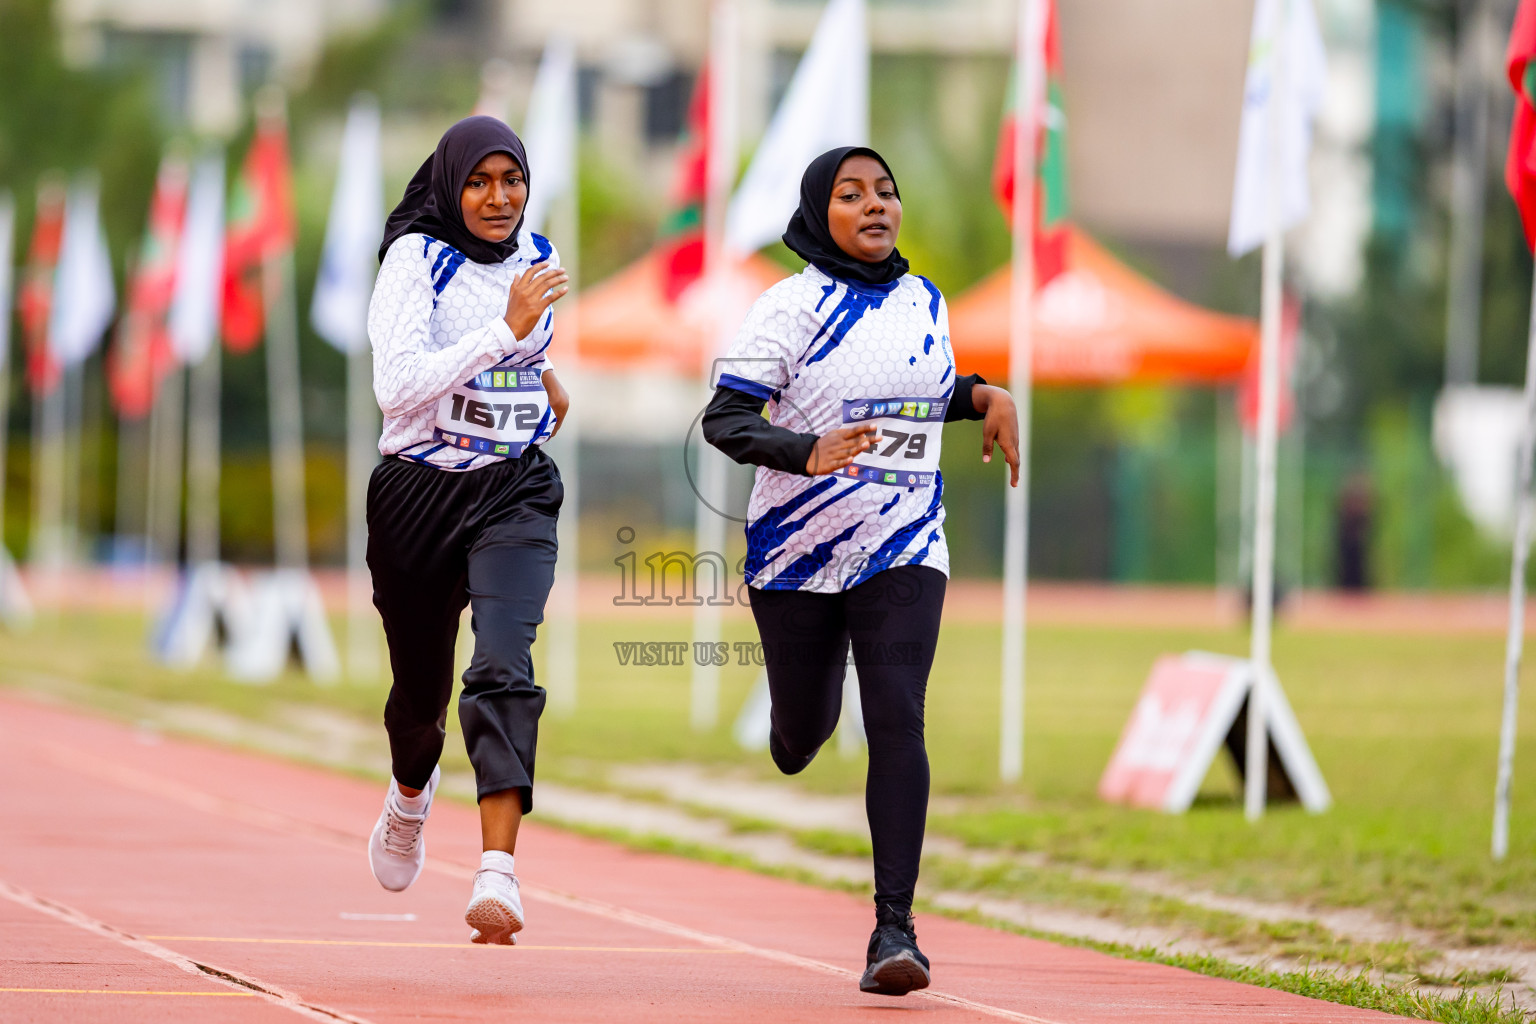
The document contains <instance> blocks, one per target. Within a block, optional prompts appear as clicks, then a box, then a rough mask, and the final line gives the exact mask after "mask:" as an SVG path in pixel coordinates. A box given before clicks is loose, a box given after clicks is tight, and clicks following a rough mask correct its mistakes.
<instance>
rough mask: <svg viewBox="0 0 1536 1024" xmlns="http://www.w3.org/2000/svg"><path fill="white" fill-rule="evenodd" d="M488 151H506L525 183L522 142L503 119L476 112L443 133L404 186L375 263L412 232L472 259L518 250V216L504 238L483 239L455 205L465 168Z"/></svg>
mask: <svg viewBox="0 0 1536 1024" xmlns="http://www.w3.org/2000/svg"><path fill="white" fill-rule="evenodd" d="M492 153H506V154H507V155H508V156H510V157H511V158H512V159H513V160H516V161H517V166H518V167H520V168H522V171H523V180H524V181H528V155H527V154H526V153H524V152H523V140H522V139H519V138H518V137H517V133H516V132H514V131H513V130H512V129H511V128H508V127H507V125H506V123H505V122H503V121H501V120H499V119H497V118H494V117H486V116H484V115H476V116H474V117H466V118H465V119H464V120H462V121H460V122H459V123H458V124H455V125H454V126H453V127H452V128H449V129H448V130H447V131H446V132H443V137H442V138H441V139H438V140H437V149H436V150H435V151H434V152H433V153H432V155H431V156H429V157H427V160H426V162H425V163H423V164H422V165H421V167H420V168H419V169H417V171H416V174H415V175H414V176H413V177H412V178H411V183H410V184H409V185H407V186H405V195H404V196H402V197H401V199H400V205H398V206H396V207H395V209H394V212H393V213H391V214H390V215H389V220H388V221H386V222H385V224H384V244H382V245H380V246H379V262H380V263H383V262H384V254H385V253H387V252H388V251H389V247H390V246H391V245H393V244H394V242H395V239H397V238H399V237H400V236H401V235H409V234H411V233H412V232H420V233H421V234H424V235H431V236H432V237H433V238H436V239H440V240H442V241H444V242H447V243H448V244H449V245H451V246H453V247H454V248H455V249H457V250H459V252H462V253H463V254H464V255H465V256H468V257H469V258H470V259H471V260H473V261H474V262H476V263H501V262H503V261H505V260H506V258H507V257H508V256H511V255H512V254H513V253H514V252H516V251H517V233H518V232H519V231H521V230H522V228H523V219H522V217H518V219H517V226H516V227H514V228H513V229H512V233H511V234H510V235H508V236H507V239H506V241H504V242H487V241H486V240H485V239H483V238H479V237H477V236H476V235H475V234H474V233H473V232H472V231H470V230H469V228H468V227H466V226H465V224H464V214H463V213H462V212H461V211H460V209H459V193H461V192H462V191H463V190H464V182H465V181H466V180H467V179H468V178H469V172H470V171H472V170H474V169H475V165H476V164H478V163H479V162H480V161H481V160H484V159H485V158H486V157H487V156H489V155H490V154H492ZM529 187H530V188H531V187H532V182H529Z"/></svg>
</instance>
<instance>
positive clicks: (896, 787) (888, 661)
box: [748, 565, 948, 910]
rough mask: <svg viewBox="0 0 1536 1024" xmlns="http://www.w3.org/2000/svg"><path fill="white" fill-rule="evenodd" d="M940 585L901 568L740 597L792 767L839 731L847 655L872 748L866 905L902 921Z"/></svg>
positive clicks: (928, 571) (923, 795) (933, 576)
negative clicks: (843, 583)
mask: <svg viewBox="0 0 1536 1024" xmlns="http://www.w3.org/2000/svg"><path fill="white" fill-rule="evenodd" d="M947 582H948V580H947V579H946V578H945V576H944V574H943V573H942V572H940V571H938V570H937V569H933V568H930V567H929V566H925V565H904V566H899V567H897V568H894V569H886V570H885V571H883V572H879V573H876V574H875V575H874V576H872V577H870V578H869V579H868V580H866V581H865V582H863V583H860V584H858V585H857V586H854V587H850V588H849V589H847V590H845V591H843V592H842V593H840V594H815V593H808V592H803V591H798V590H758V589H757V588H755V587H749V588H748V592H749V594H750V598H751V601H752V615H753V617H754V618H755V619H756V620H757V629H758V632H759V634H761V636H762V641H763V657H764V661H765V663H766V665H767V669H768V688H769V691H770V692H771V694H772V697H773V731H774V732H775V733H776V734H777V735H778V737H779V740H780V742H782V743H783V744H784V747H785V748H786V749H787V750H788V751H789V752H790V754H792V755H795V756H798V757H806V756H809V755H810V754H813V753H815V751H816V750H817V748H819V747H820V746H821V745H822V744H823V743H825V742H826V741H827V740H828V739H829V738H830V737H831V735H832V731H833V730H834V729H836V728H837V719H838V715H839V713H840V712H841V710H842V706H843V674H844V667H845V665H846V663H847V660H848V645H849V643H850V642H851V643H852V644H853V661H854V665H855V666H857V668H858V672H859V699H860V706H861V707H862V709H863V711H864V732H865V734H866V736H867V737H868V740H869V774H868V776H867V778H866V781H865V785H864V809H865V813H866V814H868V815H869V832H870V837H871V839H872V840H873V845H874V855H875V903H876V905H881V904H893V905H895V906H896V907H898V908H899V909H903V910H910V909H911V906H912V896H913V893H914V891H915V890H916V889H917V870H918V861H919V860H920V859H921V857H922V853H923V829H924V826H925V825H926V824H927V817H928V752H927V750H926V749H925V747H924V746H923V702H924V697H925V694H926V693H927V689H928V671H929V669H930V668H932V666H933V654H934V648H935V647H936V646H937V644H938V639H939V618H940V615H941V613H942V612H943V610H944V588H945V585H946V583H947Z"/></svg>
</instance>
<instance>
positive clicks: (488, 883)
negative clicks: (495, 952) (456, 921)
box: [464, 868, 523, 946]
mask: <svg viewBox="0 0 1536 1024" xmlns="http://www.w3.org/2000/svg"><path fill="white" fill-rule="evenodd" d="M464 923H465V924H467V925H469V926H470V927H471V928H473V929H474V933H473V934H471V935H470V937H469V941H471V942H479V943H492V944H495V945H498V946H515V945H517V933H518V932H520V931H522V930H523V897H522V894H521V893H520V892H519V890H518V884H517V876H516V875H511V874H508V873H507V872H505V871H496V870H494V869H491V868H481V869H480V870H479V871H477V872H475V889H474V892H472V893H471V894H470V897H469V908H468V909H467V910H465V911H464Z"/></svg>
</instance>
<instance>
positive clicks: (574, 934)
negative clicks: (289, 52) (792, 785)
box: [0, 695, 1393, 1024]
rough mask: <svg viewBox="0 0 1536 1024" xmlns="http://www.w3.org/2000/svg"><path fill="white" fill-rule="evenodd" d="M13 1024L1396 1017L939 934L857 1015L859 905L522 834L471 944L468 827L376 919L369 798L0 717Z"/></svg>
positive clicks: (1, 970)
mask: <svg viewBox="0 0 1536 1024" xmlns="http://www.w3.org/2000/svg"><path fill="white" fill-rule="evenodd" d="M0 779H4V780H6V781H5V785H4V789H3V793H4V795H3V797H0V823H3V824H0V897H3V898H0V1021H4V1022H7V1024H9V1022H18V1021H50V1022H52V1021H75V1020H111V1021H125V1022H134V1021H153V1022H156V1024H177V1022H181V1021H231V1022H237V1024H243V1022H246V1021H287V1020H293V1019H295V1018H296V1017H304V1018H309V1019H311V1020H319V1021H328V1022H332V1024H334V1022H336V1021H348V1022H353V1024H364V1022H368V1024H384V1022H386V1021H404V1020H441V1021H448V1020H476V1021H478V1020H487V1019H498V1018H499V1019H508V1020H522V1021H540V1022H543V1021H599V1022H605V1024H606V1022H614V1024H617V1022H619V1021H623V1022H625V1024H630V1022H636V1024H642V1022H652V1021H655V1022H666V1024H678V1022H683V1021H710V1022H715V1021H748V1022H751V1021H764V1022H767V1021H772V1022H775V1024H780V1022H795V1021H807V1022H809V1021H816V1022H823V1021H879V1020H887V1021H888V1020H890V1019H892V1018H891V1017H890V1014H891V1013H892V1012H893V1011H895V1012H897V1013H905V1014H920V1015H921V1016H922V1018H923V1019H924V1020H931V1021H934V1022H935V1024H938V1022H950V1021H982V1020H1005V1021H1006V1020H1013V1021H1033V1022H1037V1024H1101V1022H1112V1024H1118V1022H1123V1024H1133V1022H1137V1024H1139V1022H1151V1021H1158V1022H1218V1021H1219V1022H1229V1021H1237V1020H1241V1021H1295V1022H1306V1024H1312V1022H1319V1024H1321V1022H1334V1021H1337V1022H1356V1021H1359V1022H1366V1021H1372V1020H1383V1021H1384V1020H1389V1019H1393V1018H1389V1017H1387V1016H1386V1015H1385V1014H1380V1013H1373V1012H1369V1011H1364V1010H1356V1009H1351V1008H1348V1007H1341V1006H1336V1005H1333V1004H1330V1003H1323V1002H1317V1001H1314V1000H1309V999H1303V998H1301V997H1298V996H1293V995H1288V994H1286V993H1281V992H1273V991H1270V990H1267V989H1261V988H1254V987H1250V986H1246V985H1239V984H1236V983H1233V982H1228V981H1220V980H1217V979H1213V978H1206V977H1203V976H1201V975H1197V974H1191V973H1189V972H1186V971H1181V970H1177V969H1175V968H1171V967H1163V966H1159V965H1155V964H1142V963H1132V962H1129V961H1125V960H1119V959H1116V958H1114V957H1110V956H1106V955H1104V954H1101V953H1095V952H1092V951H1089V950H1083V949H1076V948H1069V947H1064V946H1057V945H1053V944H1051V943H1048V942H1042V941H1038V940H1034V939H1028V938H1023V937H1020V936H1017V935H1011V934H1007V933H1004V932H998V931H993V930H990V929H987V928H983V927H979V926H976V925H970V924H964V923H960V922H957V921H950V920H946V919H944V918H940V917H936V916H931V915H930V916H925V917H922V918H920V919H919V922H918V934H919V935H920V937H921V939H922V944H923V949H924V951H925V952H927V953H928V955H929V956H930V957H931V958H932V960H933V963H934V987H933V988H932V989H930V990H928V991H927V992H925V993H921V994H913V995H910V996H907V997H905V998H903V999H890V998H884V997H878V996H867V995H864V994H862V993H860V992H859V990H858V985H857V979H858V972H859V971H860V970H861V969H862V967H863V950H864V943H865V941H866V940H867V938H868V935H869V929H870V927H871V911H870V907H869V906H868V904H867V902H866V901H865V900H863V899H859V898H855V897H852V896H849V895H847V894H843V893H837V892H828V891H824V890H821V889H817V888H813V887H811V886H806V885H799V884H796V883H793V882H786V881H781V880H779V879H774V878H768V877H764V876H761V875H756V874H752V873H750V872H746V871H739V870H733V869H730V868H724V867H718V866H714V865H709V864H700V863H696V862H693V861H689V860H683V859H680V858H674V857H667V856H663V855H658V854H648V853H637V852H634V851H631V850H627V849H624V848H623V847H620V846H616V845H613V844H609V843H605V842H600V841H597V840H593V839H587V838H583V837H580V836H575V835H571V834H568V833H565V832H562V831H559V830H557V829H553V828H549V827H546V826H541V825H539V824H538V823H537V821H536V820H530V821H529V823H528V824H527V825H526V826H525V827H524V829H523V832H522V843H521V850H520V852H519V853H518V871H519V874H520V876H521V877H522V879H523V880H524V887H523V894H524V901H525V906H526V909H527V912H528V927H527V930H526V931H524V932H523V935H522V942H521V944H520V945H518V946H515V947H484V946H472V945H470V944H469V943H468V934H467V932H468V929H467V928H466V926H465V925H464V923H463V919H462V917H461V916H460V915H461V914H462V913H463V908H464V903H465V902H466V900H467V898H468V892H469V879H470V877H471V876H472V873H473V870H474V868H475V867H476V866H478V864H479V828H478V824H477V818H476V816H475V813H474V811H473V809H472V808H469V807H465V806H461V805H458V804H455V803H451V802H449V801H446V800H444V801H442V802H440V803H439V805H438V806H437V807H436V808H435V809H434V812H433V815H432V820H431V823H430V824H429V825H428V828H427V837H428V838H427V846H428V861H427V871H426V872H425V873H423V875H422V877H421V879H420V881H418V882H417V883H416V885H415V886H413V887H412V888H411V889H410V890H409V891H408V892H405V893H399V894H397V893H388V892H384V891H383V890H382V889H380V888H379V886H378V884H377V883H375V882H374V880H373V878H372V876H371V875H370V874H369V872H368V865H367V860H366V855H365V853H364V843H365V840H366V837H367V835H368V831H369V829H370V828H371V827H372V825H373V821H374V818H375V817H376V815H377V813H378V808H379V805H380V801H381V799H382V794H381V793H380V791H379V787H378V786H376V785H373V784H369V783H366V782H361V781H358V780H356V779H351V778H346V777H342V776H338V775H333V774H329V773H327V772H323V771H318V770H315V769H311V768H306V767H301V766H297V765H292V764H287V763H284V762H280V761H276V760H273V759H270V758H266V757H262V756H258V755H252V754H249V753H243V752H235V751H230V750H223V749H218V748H215V747H210V746H205V745H202V744H199V743H195V742H188V741H182V740H176V739H171V738H166V737H161V736H159V735H150V734H142V733H138V732H136V731H135V730H133V729H132V728H129V727H125V726H122V725H119V724H115V723H112V722H109V721H105V720H102V719H99V718H94V717H88V716H84V715H80V714H77V713H73V712H68V711H63V710H60V709H57V708H53V707H47V706H42V705H39V704H35V703H31V702H29V701H26V700H22V699H19V698H16V697H14V696H9V695H7V696H0Z"/></svg>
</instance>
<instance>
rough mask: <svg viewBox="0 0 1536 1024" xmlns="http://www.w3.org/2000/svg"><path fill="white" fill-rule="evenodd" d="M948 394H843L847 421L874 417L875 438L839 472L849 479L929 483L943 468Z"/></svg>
mask: <svg viewBox="0 0 1536 1024" xmlns="http://www.w3.org/2000/svg"><path fill="white" fill-rule="evenodd" d="M948 406H949V399H947V398H899V397H898V398H855V399H844V400H843V423H844V424H854V423H872V424H874V425H875V426H876V427H878V428H879V431H880V432H879V434H878V435H877V436H876V439H875V444H874V447H873V448H872V449H870V451H869V452H868V453H866V454H865V455H863V456H860V458H859V460H858V461H857V462H855V463H853V464H852V465H850V466H847V467H846V468H844V469H842V470H840V471H839V472H840V473H841V474H842V475H844V476H847V477H849V478H851V479H855V480H864V481H867V482H869V483H874V484H887V485H890V486H895V487H927V486H929V485H930V484H932V483H933V477H934V473H936V472H937V471H938V468H939V449H940V446H941V445H942V443H943V431H944V410H945V409H946V408H947V407H948Z"/></svg>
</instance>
